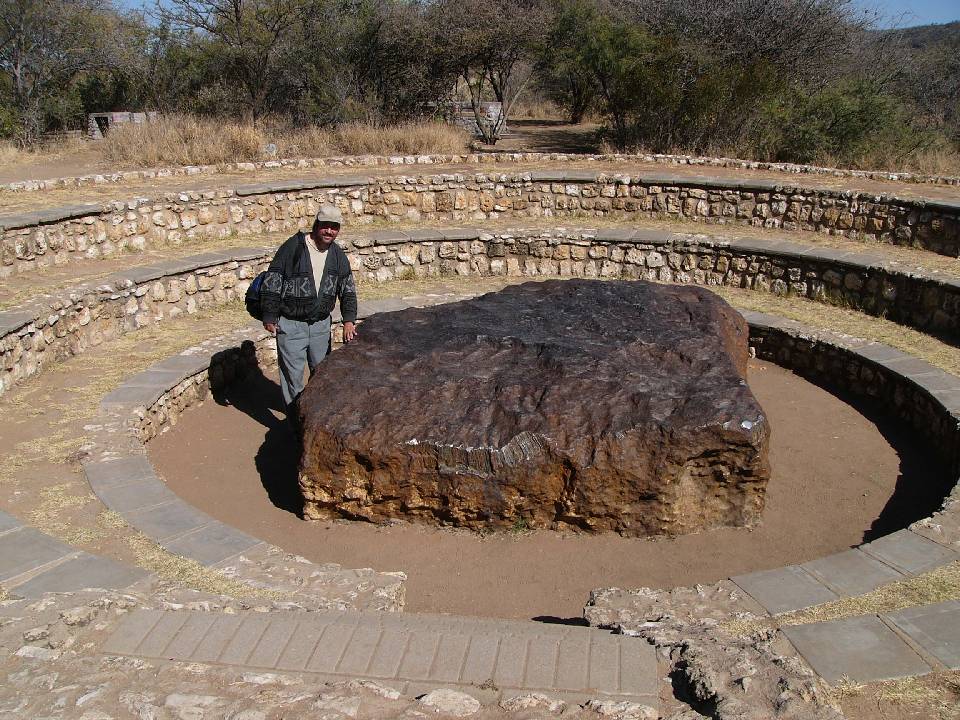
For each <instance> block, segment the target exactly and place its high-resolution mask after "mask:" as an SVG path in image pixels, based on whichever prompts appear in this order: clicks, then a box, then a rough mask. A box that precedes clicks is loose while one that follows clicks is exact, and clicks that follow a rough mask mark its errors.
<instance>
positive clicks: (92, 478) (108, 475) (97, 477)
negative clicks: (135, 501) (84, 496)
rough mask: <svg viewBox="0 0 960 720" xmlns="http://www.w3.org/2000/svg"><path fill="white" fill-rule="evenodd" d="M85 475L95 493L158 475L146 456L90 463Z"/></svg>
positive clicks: (86, 465) (85, 467)
mask: <svg viewBox="0 0 960 720" xmlns="http://www.w3.org/2000/svg"><path fill="white" fill-rule="evenodd" d="M83 473H84V475H86V477H87V482H88V483H90V487H91V488H93V491H94V492H95V493H98V494H99V492H100V491H101V490H106V489H107V488H113V487H118V486H120V485H129V484H130V483H132V482H137V481H139V480H147V479H155V478H156V477H157V474H156V473H155V472H154V470H153V465H151V464H150V460H148V459H147V456H146V455H131V456H128V457H124V458H118V459H116V460H99V461H88V462H84V463H83Z"/></svg>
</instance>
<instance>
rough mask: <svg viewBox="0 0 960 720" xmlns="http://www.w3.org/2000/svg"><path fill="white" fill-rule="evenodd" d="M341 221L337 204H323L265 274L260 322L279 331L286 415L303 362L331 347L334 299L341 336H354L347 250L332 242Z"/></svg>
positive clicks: (313, 364) (354, 302)
mask: <svg viewBox="0 0 960 720" xmlns="http://www.w3.org/2000/svg"><path fill="white" fill-rule="evenodd" d="M342 222H343V216H342V215H341V214H340V211H339V210H338V209H337V208H336V207H334V206H333V205H324V206H322V207H321V208H320V212H318V213H317V216H316V217H315V218H314V221H313V228H312V229H311V230H310V234H309V235H307V234H305V233H304V232H303V231H298V232H297V233H296V235H294V236H293V237H291V238H289V239H288V240H287V241H286V242H284V243H283V245H281V246H280V249H279V250H277V254H276V255H274V257H273V262H271V263H270V268H269V269H268V270H267V274H266V276H265V277H264V279H263V286H262V288H261V291H260V298H261V302H262V304H263V327H264V328H266V329H267V330H268V331H269V332H271V333H274V334H276V336H277V356H278V360H279V365H280V388H281V390H282V391H283V401H284V403H285V404H286V408H287V417H292V416H291V413H290V411H291V409H292V408H291V405H292V404H293V402H294V401H295V400H296V399H297V397H298V396H299V395H300V393H301V392H302V391H303V369H304V363H308V364H309V366H310V373H311V374H312V373H313V371H314V370H315V369H316V367H317V365H319V364H320V361H321V360H323V359H324V358H325V357H326V356H327V353H328V352H329V351H330V313H331V312H332V311H333V307H334V304H335V303H336V302H337V300H339V301H340V314H341V315H342V316H343V341H344V342H347V343H349V342H352V341H353V340H354V338H356V336H357V329H356V320H357V289H356V286H355V285H354V282H353V273H352V272H351V270H350V263H349V261H348V260H347V256H346V254H345V253H344V252H343V250H342V249H341V248H340V246H339V245H337V244H336V243H335V242H334V240H336V238H337V235H338V234H339V233H340V225H341V224H342Z"/></svg>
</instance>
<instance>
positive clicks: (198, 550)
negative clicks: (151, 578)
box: [162, 520, 261, 566]
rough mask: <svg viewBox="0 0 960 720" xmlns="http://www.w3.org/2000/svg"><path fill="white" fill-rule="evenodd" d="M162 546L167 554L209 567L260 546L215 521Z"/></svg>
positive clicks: (233, 529) (247, 537)
mask: <svg viewBox="0 0 960 720" xmlns="http://www.w3.org/2000/svg"><path fill="white" fill-rule="evenodd" d="M162 544H163V547H164V548H165V549H166V550H167V551H168V552H172V553H174V554H175V555H182V556H184V557H187V558H190V559H192V560H196V561H197V562H199V563H200V564H201V565H208V566H209V565H216V564H217V563H219V562H223V561H224V560H226V559H228V558H232V557H234V556H236V555H239V554H240V553H242V552H244V551H245V550H249V549H250V548H252V547H254V546H255V545H260V544H261V541H260V540H258V539H257V538H255V537H252V536H250V535H247V534H246V533H244V532H241V531H239V530H237V529H235V528H232V527H230V526H229V525H224V524H223V523H221V522H217V521H216V520H215V521H213V522H212V523H210V524H209V525H205V526H203V527H201V528H199V529H198V530H195V531H193V532H190V533H187V534H185V535H180V536H179V537H177V538H175V539H173V540H168V541H165V542H163V543H162Z"/></svg>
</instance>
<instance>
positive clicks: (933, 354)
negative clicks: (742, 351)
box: [710, 287, 960, 375]
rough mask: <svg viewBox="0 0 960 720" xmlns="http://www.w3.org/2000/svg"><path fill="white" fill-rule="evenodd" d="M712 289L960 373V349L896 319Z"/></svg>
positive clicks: (751, 306) (748, 306)
mask: <svg viewBox="0 0 960 720" xmlns="http://www.w3.org/2000/svg"><path fill="white" fill-rule="evenodd" d="M710 290H712V291H713V292H715V293H717V294H718V295H720V297H722V298H723V299H724V300H726V301H727V302H729V303H730V304H731V305H733V306H734V307H736V308H738V309H740V310H755V311H757V312H764V313H769V314H771V315H778V316H780V317H784V318H787V319H789V320H796V321H797V322H801V323H803V324H804V325H809V326H811V327H814V328H818V329H822V330H832V331H833V332H836V333H840V334H843V335H851V336H853V337H857V338H863V339H866V340H873V341H875V342H880V343H883V344H885V345H889V346H890V347H895V348H897V349H898V350H903V351H904V352H906V353H909V354H911V355H914V356H915V357H919V358H922V359H924V360H926V361H927V362H929V363H930V364H931V365H935V366H937V367H939V368H941V369H943V370H946V371H947V372H949V373H953V374H954V375H960V349H958V348H955V347H953V346H951V345H948V344H946V343H944V342H941V341H940V340H937V339H936V338H934V337H931V336H930V335H927V334H925V333H922V332H920V331H918V330H913V329H911V328H908V327H904V326H903V325H899V324H897V323H895V322H891V321H889V320H884V319H882V318H877V317H872V316H870V315H865V314H863V313H861V312H858V311H856V310H850V309H848V308H840V307H833V306H831V305H824V304H823V303H818V302H814V301H813V300H807V299H805V298H781V297H777V296H776V295H771V294H769V293H761V292H756V291H754V290H742V289H740V288H729V287H711V288H710Z"/></svg>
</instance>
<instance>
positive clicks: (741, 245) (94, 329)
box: [0, 228, 960, 392]
mask: <svg viewBox="0 0 960 720" xmlns="http://www.w3.org/2000/svg"><path fill="white" fill-rule="evenodd" d="M343 237H345V238H348V239H349V234H345V235H344V236H343ZM345 246H346V250H347V254H348V257H349V259H350V263H351V265H352V266H353V267H354V272H355V274H356V275H357V277H358V278H359V279H360V280H361V291H360V294H361V303H362V296H363V290H362V283H363V282H376V283H379V282H385V281H390V280H403V279H409V278H431V277H442V276H449V275H453V276H476V275H479V276H511V277H531V278H535V277H544V276H549V277H588V278H608V279H612V278H616V279H643V280H653V281H659V282H674V283H684V284H687V283H689V284H697V285H705V286H721V285H723V286H732V287H739V288H746V289H751V290H755V291H758V292H769V293H772V294H774V295H779V296H796V297H805V298H809V299H811V300H814V301H818V302H824V303H829V304H835V305H842V306H845V307H852V308H856V309H859V310H862V311H864V312H868V313H870V314H873V315H878V316H884V317H887V318H890V319H892V320H895V321H896V322H899V323H901V324H904V325H908V326H911V327H915V328H917V329H919V330H922V331H924V332H928V333H931V334H935V335H937V336H939V337H941V338H943V339H944V340H945V341H947V342H949V343H952V344H955V345H957V344H960V281H957V280H953V279H949V278H941V277H933V276H924V275H922V274H918V273H908V272H900V271H898V270H896V269H894V268H893V267H891V266H890V265H889V264H885V263H883V262H879V263H871V262H869V259H868V260H867V261H864V260H862V259H861V258H859V257H858V256H857V255H851V254H847V253H842V252H838V251H834V250H831V249H829V248H824V249H811V248H809V247H805V246H802V245H791V244H785V243H778V244H774V245H771V244H768V243H763V242H760V241H754V240H735V241H730V242H726V241H724V242H717V241H711V240H709V239H707V238H703V237H697V236H690V235H682V234H674V233H663V232H650V231H633V230H630V229H628V228H618V229H612V230H601V231H598V232H588V231H567V230H560V229H557V230H545V231H539V230H538V231H522V230H517V231H512V232H498V233H478V232H477V231H475V230H462V229H461V230H458V229H453V230H449V229H435V230H420V231H409V232H397V231H384V232H380V233H376V234H372V235H364V236H356V237H355V238H354V242H353V243H349V242H348V243H346V244H345ZM271 254H272V251H271V250H269V249H260V248H257V249H249V250H228V251H222V252H220V253H211V254H207V255H203V256H199V257H196V258H187V259H185V260H183V261H171V263H168V264H166V266H163V265H161V266H156V267H154V268H142V269H138V270H133V271H130V272H127V273H123V274H121V275H120V276H117V277H115V278H113V279H112V280H111V279H109V278H108V279H107V280H105V281H103V282H101V283H100V284H96V285H93V284H91V285H86V286H79V287H77V288H74V289H72V290H70V291H68V292H65V293H63V294H61V295H60V296H57V297H52V298H45V299H41V300H38V301H37V302H35V303H33V304H32V305H31V306H29V307H24V308H18V309H15V310H12V311H6V312H0V359H2V366H0V371H2V372H0V392H2V391H3V390H6V389H9V388H10V387H11V386H13V385H14V384H15V383H17V382H19V381H20V380H22V379H25V378H27V377H30V376H32V375H34V374H36V373H38V372H39V371H40V370H41V369H42V368H43V367H45V366H49V365H50V364H52V363H55V362H59V361H60V360H62V359H64V358H66V357H69V356H71V355H73V354H76V353H79V352H83V351H84V350H85V349H86V348H87V347H91V346H96V345H98V344H100V343H101V342H103V341H104V340H108V339H111V338H114V337H117V336H119V335H121V334H123V333H125V332H129V331H131V330H136V329H138V328H140V327H144V326H146V325H150V324H153V323H156V322H161V321H163V320H165V319H167V318H174V317H177V316H178V315H180V314H183V313H188V314H189V313H193V312H197V311H198V310H202V309H204V308H206V307H211V306H214V305H219V304H222V303H225V302H229V301H232V300H237V299H239V298H240V297H241V296H242V294H243V293H244V292H245V290H246V288H247V286H248V285H249V282H250V280H251V279H252V278H253V277H255V276H256V274H257V273H258V272H259V271H260V270H262V269H264V268H265V267H266V265H267V263H268V262H269V260H270V257H271Z"/></svg>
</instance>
